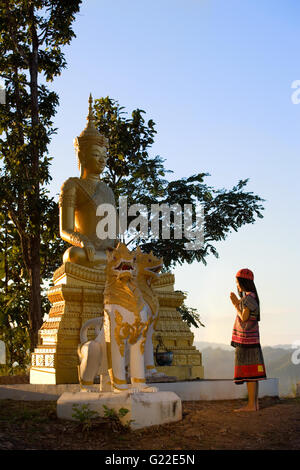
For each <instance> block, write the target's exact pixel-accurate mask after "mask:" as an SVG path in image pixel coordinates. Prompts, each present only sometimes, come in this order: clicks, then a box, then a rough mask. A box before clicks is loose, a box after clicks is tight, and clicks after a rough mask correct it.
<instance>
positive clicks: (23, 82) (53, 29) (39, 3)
mask: <svg viewBox="0 0 300 470" xmlns="http://www.w3.org/2000/svg"><path fill="white" fill-rule="evenodd" d="M80 4H81V1H80V0H55V1H50V0H23V1H18V0H13V1H11V0H1V1H0V35H1V42H0V77H1V78H2V79H4V81H5V88H6V105H1V106H0V134H2V135H1V139H0V158H1V159H2V167H1V173H0V178H1V180H0V188H1V189H0V200H1V212H2V214H4V216H5V217H6V220H7V218H8V219H9V221H10V222H11V223H12V224H13V227H14V230H16V232H17V235H18V237H19V244H20V254H21V255H22V263H23V264H24V269H25V271H26V272H24V274H23V276H21V277H22V278H23V279H24V280H25V281H24V282H25V285H26V283H28V285H29V290H30V296H29V300H28V305H26V304H24V308H26V311H27V320H28V323H29V333H30V345H31V349H33V348H34V347H35V346H36V344H37V339H38V330H39V328H40V326H41V323H42V301H41V277H42V275H43V274H45V273H47V272H49V270H50V269H51V266H53V262H52V260H50V259H49V255H48V256H47V253H46V251H47V248H46V245H45V242H46V241H49V240H53V235H54V234H53V232H52V229H53V228H54V229H56V228H57V226H58V225H57V205H56V203H55V202H54V201H53V199H51V198H49V195H48V192H47V189H46V185H47V184H48V183H49V181H50V180H51V176H50V172H49V167H50V161H51V158H50V156H49V155H48V152H47V147H48V144H49V142H50V139H51V136H52V135H53V134H54V133H55V129H54V128H53V121H52V119H53V116H54V115H55V112H56V107H57V105H58V96H57V94H56V93H55V92H53V91H50V90H49V89H48V87H47V86H46V84H45V83H46V82H51V81H53V79H54V78H55V77H56V76H58V75H60V73H61V71H62V69H63V68H64V67H65V66H66V62H65V58H64V54H63V52H62V48H63V46H64V45H66V44H69V43H70V42H71V40H72V38H73V37H74V36H75V34H74V32H73V30H72V23H73V22H74V19H75V14H76V13H77V12H78V11H79V6H80ZM10 222H9V226H11V223H10ZM51 224H52V225H51ZM55 224H56V226H55ZM2 235H3V234H2ZM14 241H15V238H14ZM14 246H15V247H16V244H15V245H14ZM59 246H60V244H58V245H57V250H58V251H60V248H59ZM43 259H44V260H45V262H46V265H45V266H44V267H43V269H42V268H41V260H42V261H43ZM52 259H53V258H52ZM17 266H19V264H17ZM7 275H8V272H7ZM6 282H7V281H6ZM15 292H17V289H16V290H15Z"/></svg>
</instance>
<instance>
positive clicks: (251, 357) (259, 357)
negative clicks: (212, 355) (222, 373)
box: [231, 292, 266, 384]
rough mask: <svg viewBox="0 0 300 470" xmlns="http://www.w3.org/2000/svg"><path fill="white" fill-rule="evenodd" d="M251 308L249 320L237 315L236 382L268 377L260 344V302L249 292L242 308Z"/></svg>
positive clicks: (233, 336)
mask: <svg viewBox="0 0 300 470" xmlns="http://www.w3.org/2000/svg"><path fill="white" fill-rule="evenodd" d="M245 307H248V308H249V310H250V316H249V318H248V320H247V321H242V320H241V318H240V317H239V315H237V316H236V319H235V323H234V327H233V332H232V341H231V346H233V347H234V348H235V367H234V381H235V383H236V384H242V383H244V382H252V381H257V380H264V379H266V369H265V364H264V358H263V353H262V350H261V346H260V338H259V327H258V322H259V320H260V312H259V304H258V302H257V299H256V295H255V294H254V293H252V292H251V293H249V294H248V295H246V296H245V297H243V298H242V299H241V300H240V309H241V311H243V309H244V308H245Z"/></svg>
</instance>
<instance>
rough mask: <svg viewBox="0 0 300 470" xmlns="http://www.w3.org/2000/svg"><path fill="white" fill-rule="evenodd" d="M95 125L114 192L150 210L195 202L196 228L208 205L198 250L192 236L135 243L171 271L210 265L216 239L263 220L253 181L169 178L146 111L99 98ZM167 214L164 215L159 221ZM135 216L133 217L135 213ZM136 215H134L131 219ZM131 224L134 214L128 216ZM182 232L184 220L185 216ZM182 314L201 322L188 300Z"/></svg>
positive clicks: (198, 176)
mask: <svg viewBox="0 0 300 470" xmlns="http://www.w3.org/2000/svg"><path fill="white" fill-rule="evenodd" d="M94 110H95V117H96V125H97V126H98V128H99V131H100V132H101V133H102V134H104V135H105V136H106V137H107V138H108V139H109V152H108V161H107V168H106V170H105V172H104V175H103V180H104V181H105V182H106V183H107V184H108V185H109V186H111V187H112V188H113V190H114V193H115V196H116V198H117V202H118V197H119V196H127V197H128V205H131V204H135V203H137V202H138V203H140V204H144V205H145V206H146V207H147V212H148V214H150V213H151V205H152V204H159V205H161V204H167V205H169V206H171V205H174V204H176V203H177V204H179V205H180V206H181V207H182V208H183V207H184V204H190V205H192V214H191V215H192V226H193V227H195V223H196V207H197V206H199V205H200V204H201V205H202V206H203V209H204V239H203V244H202V245H201V246H200V247H199V248H198V249H194V250H187V249H185V243H186V242H187V241H188V239H187V238H186V237H185V236H183V237H182V239H175V238H174V237H171V238H170V239H163V238H162V237H161V233H162V224H160V236H159V238H156V239H153V238H151V236H149V237H142V236H141V237H139V238H138V239H136V240H134V241H133V244H135V245H136V244H137V243H138V244H139V246H140V247H141V249H142V250H143V251H145V252H150V251H151V250H152V251H153V253H154V254H155V255H157V256H159V257H163V258H164V265H165V267H166V269H170V268H172V267H174V266H175V265H176V264H183V263H184V262H187V263H189V264H190V263H192V262H194V261H198V262H202V263H204V264H206V262H207V261H206V258H207V256H208V255H209V254H210V253H211V254H213V255H214V256H216V257H218V252H217V249H216V246H215V243H216V242H218V241H220V240H225V239H226V237H227V236H228V234H229V233H230V232H231V231H232V230H234V231H237V230H238V229H239V228H240V227H242V226H243V225H245V224H249V223H251V224H253V223H254V222H255V220H256V217H258V218H262V217H263V216H262V210H263V206H262V202H263V199H262V198H260V197H259V196H258V195H255V194H253V193H252V192H247V191H245V187H246V185H247V182H248V179H244V180H240V181H239V182H238V183H237V184H236V185H235V186H234V187H233V188H232V189H230V190H226V189H215V188H213V187H211V186H208V185H207V184H206V183H205V181H204V180H205V177H206V176H208V175H209V174H208V173H197V174H195V175H191V176H189V177H187V178H180V179H177V180H174V181H168V180H167V179H166V175H167V173H171V171H170V170H166V169H165V167H164V160H163V159H162V158H161V157H160V156H158V155H157V156H155V157H153V156H150V154H149V151H150V149H151V146H152V144H153V142H154V137H155V134H156V132H157V131H156V129H155V123H154V122H153V120H152V119H149V120H148V122H147V123H146V122H145V119H144V117H143V115H144V114H145V111H143V110H142V109H135V110H133V111H132V113H131V116H130V117H128V115H127V113H126V112H125V111H124V107H122V106H120V105H119V103H118V102H117V101H116V100H114V99H111V98H109V97H106V98H100V99H96V100H95V105H94ZM163 217H164V216H162V215H161V214H160V222H162V219H163ZM132 218H134V217H132ZM132 218H131V219H132ZM128 219H129V220H128V221H129V222H130V220H131V219H130V218H128ZM174 223H175V216H174V214H172V213H171V217H170V225H171V234H172V230H173V233H174ZM181 225H182V227H181V228H182V231H181V233H184V232H183V229H184V221H183V218H182V222H181ZM179 311H180V313H181V315H182V318H183V319H184V320H185V321H187V322H188V323H189V324H193V325H194V326H197V325H199V324H201V322H200V318H199V316H198V314H197V313H196V311H195V309H192V308H188V307H187V306H186V305H185V304H183V306H182V307H181V309H179Z"/></svg>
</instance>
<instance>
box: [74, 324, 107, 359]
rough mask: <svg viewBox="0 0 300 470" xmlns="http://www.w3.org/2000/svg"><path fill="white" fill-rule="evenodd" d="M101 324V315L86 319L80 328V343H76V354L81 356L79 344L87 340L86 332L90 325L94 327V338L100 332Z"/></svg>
mask: <svg viewBox="0 0 300 470" xmlns="http://www.w3.org/2000/svg"><path fill="white" fill-rule="evenodd" d="M102 326H103V317H96V318H91V319H90V320H87V321H86V322H85V323H84V325H82V327H81V330H80V344H79V345H78V351H77V352H78V355H79V357H81V354H80V351H81V346H82V345H83V344H84V343H86V342H87V341H88V337H87V332H88V329H89V328H91V327H94V328H95V333H96V338H97V336H98V335H99V334H100V332H101V328H102Z"/></svg>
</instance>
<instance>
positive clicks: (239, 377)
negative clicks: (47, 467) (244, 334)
mask: <svg viewBox="0 0 300 470" xmlns="http://www.w3.org/2000/svg"><path fill="white" fill-rule="evenodd" d="M266 378H267V376H266V368H265V364H264V358H263V353H262V350H261V346H260V345H258V346H256V347H250V348H247V347H240V346H237V347H236V348H235V367H234V381H235V383H236V384H242V383H244V382H254V381H256V380H264V379H266Z"/></svg>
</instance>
